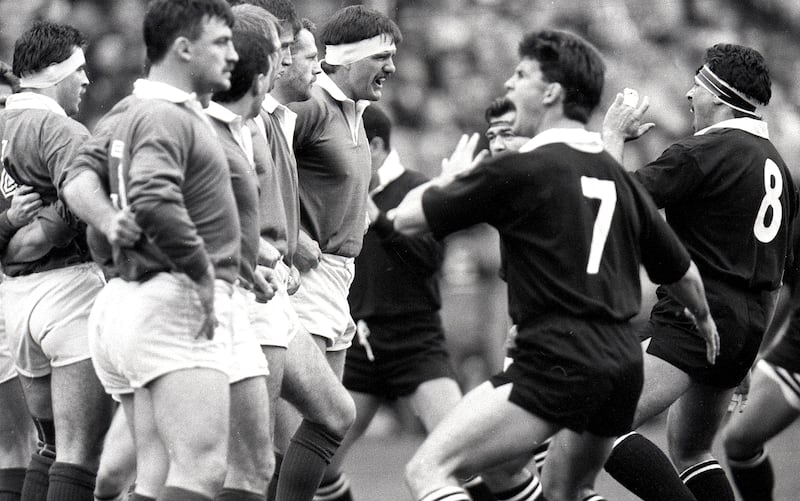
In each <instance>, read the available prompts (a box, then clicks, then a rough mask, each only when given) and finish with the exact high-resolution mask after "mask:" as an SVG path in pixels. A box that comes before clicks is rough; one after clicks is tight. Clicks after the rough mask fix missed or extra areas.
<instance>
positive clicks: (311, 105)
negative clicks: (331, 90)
mask: <svg viewBox="0 0 800 501" xmlns="http://www.w3.org/2000/svg"><path fill="white" fill-rule="evenodd" d="M288 107H289V109H290V110H292V111H293V112H295V113H297V120H298V121H304V120H308V119H309V117H318V116H322V115H324V114H326V113H327V111H328V109H329V107H330V103H329V102H328V99H327V92H325V90H323V89H322V88H321V87H319V86H317V85H315V86H313V87H312V89H311V97H309V98H308V99H306V100H305V101H297V102H294V103H290V104H289V105H288Z"/></svg>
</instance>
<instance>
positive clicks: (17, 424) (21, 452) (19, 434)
mask: <svg viewBox="0 0 800 501" xmlns="http://www.w3.org/2000/svg"><path fill="white" fill-rule="evenodd" d="M34 436H35V435H34V431H33V425H32V421H31V419H30V417H29V415H28V409H27V407H26V405H25V396H24V395H23V393H22V385H21V384H20V381H19V379H18V378H17V377H16V376H14V377H12V378H11V379H9V380H7V381H5V382H3V383H0V468H24V467H25V466H27V464H28V462H29V461H30V454H31V450H32V447H33V444H34Z"/></svg>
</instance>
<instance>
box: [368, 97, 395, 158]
mask: <svg viewBox="0 0 800 501" xmlns="http://www.w3.org/2000/svg"><path fill="white" fill-rule="evenodd" d="M364 130H365V131H366V132H367V140H368V141H372V138H374V137H379V138H381V139H383V144H384V145H386V149H387V150H388V149H389V148H391V147H392V145H391V136H392V121H391V119H389V115H387V114H386V113H385V112H384V111H383V110H382V109H380V108H379V107H378V106H375V105H370V106H367V108H366V109H365V110H364Z"/></svg>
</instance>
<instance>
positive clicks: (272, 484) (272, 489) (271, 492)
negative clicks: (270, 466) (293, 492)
mask: <svg viewBox="0 0 800 501" xmlns="http://www.w3.org/2000/svg"><path fill="white" fill-rule="evenodd" d="M282 464H283V454H281V453H280V452H276V453H275V472H274V473H273V474H272V478H271V479H269V485H267V501H275V497H276V496H277V495H278V477H279V476H280V473H281V465H282Z"/></svg>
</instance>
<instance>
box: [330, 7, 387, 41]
mask: <svg viewBox="0 0 800 501" xmlns="http://www.w3.org/2000/svg"><path fill="white" fill-rule="evenodd" d="M382 34H384V35H389V36H390V37H391V38H392V40H393V41H394V42H395V43H400V42H402V41H403V34H402V33H401V32H400V28H398V27H397V24H395V22H394V21H392V20H391V19H389V18H388V17H386V16H385V15H383V14H381V13H380V12H378V11H377V10H373V9H368V8H367V7H364V6H363V5H351V6H349V7H345V8H343V9H339V10H338V11H336V12H335V13H334V14H333V15H332V16H331V17H330V19H328V21H327V22H326V23H325V25H324V26H323V27H322V29H321V30H320V32H319V39H320V42H322V43H323V44H325V45H339V44H343V43H353V42H358V41H360V40H366V39H367V38H372V37H374V36H378V35H382Z"/></svg>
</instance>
